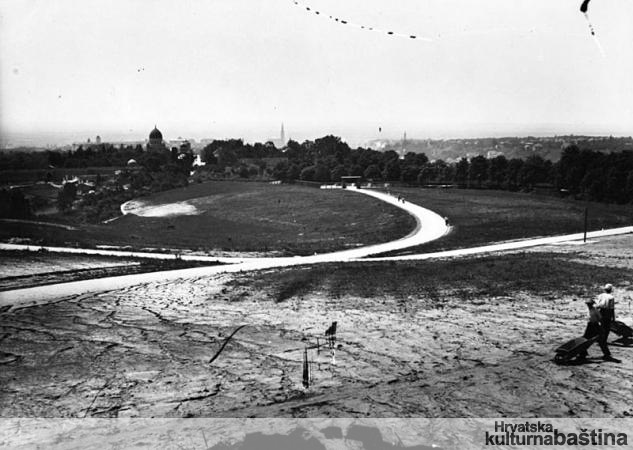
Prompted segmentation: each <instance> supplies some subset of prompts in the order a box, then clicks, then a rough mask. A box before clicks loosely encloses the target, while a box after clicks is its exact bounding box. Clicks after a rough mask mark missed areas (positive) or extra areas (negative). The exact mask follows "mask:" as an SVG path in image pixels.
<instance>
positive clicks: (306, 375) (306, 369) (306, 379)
mask: <svg viewBox="0 0 633 450" xmlns="http://www.w3.org/2000/svg"><path fill="white" fill-rule="evenodd" d="M303 387H304V388H306V389H307V388H309V387H310V366H309V365H308V349H307V348H304V349H303Z"/></svg>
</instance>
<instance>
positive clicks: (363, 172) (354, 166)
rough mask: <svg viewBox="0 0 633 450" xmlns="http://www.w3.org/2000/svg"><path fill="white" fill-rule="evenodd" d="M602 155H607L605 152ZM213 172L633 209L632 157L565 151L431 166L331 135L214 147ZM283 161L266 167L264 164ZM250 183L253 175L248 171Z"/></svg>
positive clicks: (207, 151) (208, 158) (417, 156)
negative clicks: (253, 166) (534, 194)
mask: <svg viewBox="0 0 633 450" xmlns="http://www.w3.org/2000/svg"><path fill="white" fill-rule="evenodd" d="M602 150H604V149H602ZM201 157H202V159H203V161H205V162H206V163H207V166H206V167H205V169H206V170H209V171H217V172H225V171H226V170H227V167H233V168H236V167H240V166H244V165H245V162H244V161H245V159H250V160H251V161H254V162H255V163H257V164H259V165H260V168H261V167H262V166H264V171H265V172H266V173H268V175H269V176H270V177H271V178H274V179H280V180H284V181H293V180H303V181H315V182H338V181H340V179H341V177H342V176H346V175H352V176H361V177H363V178H364V179H365V180H367V181H373V182H398V183H403V184H406V185H409V186H429V185H440V184H442V185H453V186H456V187H459V188H471V189H500V190H508V191H525V192H529V191H532V190H534V189H536V188H539V187H542V188H545V189H550V190H552V191H554V190H555V191H557V192H560V193H562V194H566V195H572V196H574V197H576V198H579V199H580V198H582V199H586V200H595V201H601V202H612V203H630V202H633V152H632V151H630V150H624V151H619V152H610V153H605V152H602V151H596V150H592V149H580V148H579V147H578V146H577V145H575V144H573V143H566V144H563V145H562V149H561V158H560V160H559V161H557V162H552V161H549V160H546V159H544V158H543V157H541V156H539V155H537V154H534V155H530V156H528V157H527V158H525V159H519V158H511V159H508V158H506V157H505V156H503V155H499V156H496V157H494V158H490V159H488V158H486V157H484V156H482V155H479V156H474V157H472V158H470V159H469V158H465V157H462V158H460V159H458V160H456V161H455V160H454V161H443V160H441V159H437V160H434V161H430V160H429V159H428V158H427V156H426V155H425V154H424V153H413V152H409V153H406V154H405V155H404V156H403V157H401V155H400V154H399V153H398V152H396V151H394V150H387V151H377V150H372V149H368V148H362V147H359V148H356V149H352V148H350V147H349V146H348V145H347V144H346V143H345V142H343V141H342V140H341V138H339V137H336V136H325V137H322V138H320V139H316V140H314V141H304V142H303V143H301V144H299V143H298V142H296V141H292V140H291V141H289V142H288V144H287V146H286V148H285V149H283V150H280V149H277V148H275V147H274V145H272V144H270V143H269V144H265V145H262V144H256V145H254V146H253V145H250V144H244V143H243V142H242V141H241V140H236V139H232V140H227V141H221V140H218V141H214V142H212V143H211V144H209V145H208V146H206V147H205V148H204V149H203V151H202V154H201ZM267 158H268V159H275V160H278V159H281V160H278V161H275V162H274V164H272V165H271V164H268V163H267V162H266V159H267ZM241 176H243V177H248V176H249V173H248V172H247V171H245V172H242V175H241Z"/></svg>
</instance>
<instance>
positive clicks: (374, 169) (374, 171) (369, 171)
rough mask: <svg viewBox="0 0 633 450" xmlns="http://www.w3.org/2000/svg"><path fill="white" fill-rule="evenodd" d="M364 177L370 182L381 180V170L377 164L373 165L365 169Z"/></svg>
mask: <svg viewBox="0 0 633 450" xmlns="http://www.w3.org/2000/svg"><path fill="white" fill-rule="evenodd" d="M363 176H364V177H365V178H367V179H368V180H380V168H379V167H378V165H376V164H372V165H370V166H369V167H367V168H366V169H365V172H364V173H363Z"/></svg>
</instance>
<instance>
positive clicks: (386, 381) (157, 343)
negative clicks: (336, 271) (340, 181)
mask: <svg viewBox="0 0 633 450" xmlns="http://www.w3.org/2000/svg"><path fill="white" fill-rule="evenodd" d="M613 242H616V243H617V247H619V248H622V247H620V245H625V246H627V245H628V246H629V248H633V245H630V244H632V243H633V238H632V237H624V238H623V237H620V238H614V239H611V240H605V241H604V243H600V244H596V245H595V246H594V247H592V250H587V249H588V248H589V247H587V248H585V249H583V252H585V254H583V259H584V260H585V261H587V259H588V258H590V257H591V255H590V252H591V251H594V250H595V252H596V253H597V254H598V256H599V258H598V259H599V262H600V263H603V262H604V261H605V260H608V259H609V258H608V255H609V253H610V252H609V248H610V247H609V245H613V244H612V243H613ZM624 248H626V247H624ZM558 249H560V251H561V252H564V251H577V249H576V250H574V249H573V247H558ZM548 251H552V249H551V248H549V249H548ZM622 255H623V253H621V252H620V253H618V258H619V259H618V261H619V262H618V264H620V265H624V266H626V267H627V268H631V266H632V263H631V256H632V255H628V259H626V258H625V259H624V260H622V259H621V256H622ZM238 276H239V275H238ZM242 276H250V275H242ZM231 280H232V276H230V275H222V276H217V277H213V278H203V279H193V280H186V281H182V282H179V283H177V284H175V283H163V284H161V283H153V284H149V285H140V286H135V287H133V288H129V289H125V290H119V291H113V292H108V293H102V294H95V295H85V296H81V297H75V298H69V299H66V300H64V301H61V302H57V303H52V304H47V305H40V306H35V307H29V308H22V309H16V310H13V311H10V312H4V313H2V314H0V352H1V353H0V416H3V417H14V416H23V417H25V416H31V417H33V416H37V417H128V416H140V417H190V416H205V417H210V416H221V417H238V416H256V417H281V416H295V417H312V416H332V417H350V416H375V417H381V416H382V417H387V416H388V417H395V416H398V417H414V416H426V417H457V416H476V417H492V416H515V417H528V416H540V417H560V416H565V417H566V416H572V417H573V416H585V417H586V416H594V417H609V416H616V417H624V416H630V415H632V414H633V407H632V406H631V405H633V377H631V371H632V370H633V348H625V347H615V346H614V347H612V351H613V353H614V354H615V355H616V356H617V357H620V358H622V360H623V363H622V364H610V363H603V362H602V361H600V360H598V359H597V358H594V359H593V360H592V361H593V363H591V364H587V365H583V366H567V367H565V366H557V365H555V364H553V363H552V362H551V358H552V356H553V348H554V347H555V346H556V345H559V344H561V343H562V342H565V341H566V340H568V339H570V338H571V337H574V336H576V335H579V334H580V333H582V330H583V328H584V321H585V319H584V305H583V304H582V302H581V301H578V300H574V299H573V298H571V297H563V298H558V297H556V296H554V295H547V296H540V297H539V296H535V295H534V294H530V295H528V294H525V293H520V292H519V293H515V294H513V295H512V296H507V297H485V296H481V295H477V296H473V297H472V298H471V299H470V300H464V299H463V295H462V296H461V297H460V295H458V293H457V292H453V291H451V289H450V288H449V287H444V288H442V287H438V295H437V296H434V297H435V298H434V299H431V298H424V297H415V296H412V297H410V298H409V299H402V298H394V297H391V296H389V295H384V296H374V297H372V298H363V297H360V296H349V295H346V296H342V297H333V296H328V295H325V293H324V292H319V291H318V290H317V291H311V292H309V293H307V294H305V295H302V296H294V297H291V298H290V299H288V300H285V301H283V302H281V303H276V302H274V301H272V300H270V299H269V298H270V297H267V296H265V295H263V294H262V292H257V291H255V290H254V289H253V288H251V287H248V285H247V286H246V287H234V288H231V287H228V286H227V283H229V282H230V281H231ZM620 293H621V294H622V293H623V292H620ZM628 293H629V294H630V292H628ZM461 294H463V292H462V293H461ZM622 312H623V313H625V311H622ZM623 315H624V317H628V318H629V320H628V321H629V324H630V322H631V321H630V318H631V317H630V314H628V315H627V314H626V313H625V314H623ZM334 320H336V321H337V322H338V333H337V344H338V345H339V348H338V350H337V352H336V365H332V363H331V362H332V361H331V357H330V353H329V351H328V350H325V349H323V348H321V350H320V352H319V353H317V350H316V349H311V350H309V352H310V355H311V357H312V359H313V360H314V365H313V377H314V380H313V386H312V387H311V388H310V389H309V390H307V391H305V390H304V389H303V388H302V386H301V379H302V353H303V349H304V347H305V346H311V345H314V344H316V343H317V337H319V338H320V343H323V340H322V339H321V337H322V336H323V331H324V330H325V328H327V327H328V326H329V324H330V322H331V321H334ZM242 324H246V325H247V326H246V327H245V328H243V329H242V330H240V331H239V332H238V333H237V334H236V335H235V336H234V338H233V339H232V340H230V341H229V342H228V344H227V345H226V347H225V349H224V351H223V352H222V353H221V354H220V355H219V357H218V358H217V359H215V361H214V362H213V363H211V364H209V361H210V360H211V359H212V358H213V356H214V355H215V354H216V353H217V351H218V350H219V348H220V347H221V345H222V344H223V343H224V340H225V339H226V337H227V336H228V335H229V334H230V333H232V332H233V331H234V330H235V328H236V327H237V326H239V325H242ZM590 355H591V356H594V357H595V356H598V355H599V351H598V349H597V348H592V349H591V351H590Z"/></svg>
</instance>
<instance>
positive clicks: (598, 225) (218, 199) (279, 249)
mask: <svg viewBox="0 0 633 450" xmlns="http://www.w3.org/2000/svg"><path fill="white" fill-rule="evenodd" d="M391 193H392V194H394V195H395V194H402V195H403V196H404V197H405V198H406V200H408V201H410V202H413V203H416V204H419V205H421V206H424V207H426V208H429V209H431V210H433V211H435V212H437V213H438V214H441V215H442V216H446V217H448V218H449V221H450V224H451V225H452V227H453V229H452V231H451V233H450V234H449V235H447V236H445V237H443V238H442V239H439V240H438V241H435V242H431V243H428V244H425V245H423V246H420V247H417V248H411V249H407V250H405V251H403V253H414V252H430V251H438V250H448V249H455V248H463V247H472V246H477V245H485V244H488V243H492V242H500V241H508V240H513V239H521V238H531V237H538V236H552V235H558V234H568V233H576V232H581V231H582V230H583V226H584V210H585V207H588V210H589V230H599V229H602V228H612V227H619V226H626V225H631V224H633V206H631V205H608V204H600V203H586V202H580V201H575V200H571V199H562V198H556V197H551V196H545V195H535V194H524V193H511V192H503V191H487V190H462V189H420V188H417V189H416V188H397V189H391ZM140 200H141V201H142V202H143V203H144V204H146V205H169V204H174V203H178V202H184V201H186V202H187V203H188V204H190V205H193V206H195V207H196V208H197V210H198V212H199V214H197V215H181V216H166V217H139V216H135V215H127V216H124V217H121V218H119V219H117V220H115V221H113V222H111V223H108V224H101V225H80V224H72V223H71V225H74V226H76V227H77V228H78V229H77V230H76V231H68V230H62V229H59V228H54V227H47V226H40V225H37V224H24V223H3V224H2V227H1V228H0V239H2V240H4V241H7V240H8V239H10V238H13V237H18V238H29V239H31V240H32V241H33V242H34V243H38V244H54V245H74V246H89V247H92V246H95V245H100V244H107V245H116V246H130V247H132V248H137V249H139V248H148V247H150V248H175V249H191V250H196V251H213V250H216V251H218V250H221V251H234V252H265V253H267V254H271V255H307V254H312V253H315V252H318V253H323V252H330V251H335V250H341V249H345V248H351V247H356V246H360V245H368V244H375V243H380V242H387V241H390V240H394V239H397V238H400V237H402V236H404V235H406V234H407V233H408V232H410V231H411V230H412V229H413V227H414V220H413V218H412V217H410V216H409V215H408V214H407V213H405V212H404V211H402V210H400V209H398V208H396V207H394V206H392V205H388V204H386V203H384V202H381V201H379V200H377V199H373V198H369V197H367V196H363V195H360V194H358V193H355V192H350V191H345V190H320V189H314V188H310V187H304V186H297V185H271V184H267V183H256V182H230V181H218V182H209V183H202V184H194V185H190V186H188V187H186V188H180V189H174V190H170V191H165V192H161V193H158V194H155V195H153V196H149V197H143V198H142V199H140ZM42 220H46V219H42Z"/></svg>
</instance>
